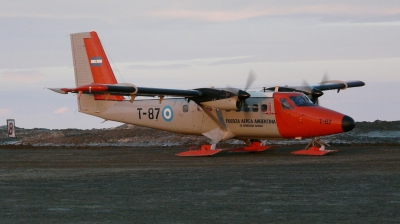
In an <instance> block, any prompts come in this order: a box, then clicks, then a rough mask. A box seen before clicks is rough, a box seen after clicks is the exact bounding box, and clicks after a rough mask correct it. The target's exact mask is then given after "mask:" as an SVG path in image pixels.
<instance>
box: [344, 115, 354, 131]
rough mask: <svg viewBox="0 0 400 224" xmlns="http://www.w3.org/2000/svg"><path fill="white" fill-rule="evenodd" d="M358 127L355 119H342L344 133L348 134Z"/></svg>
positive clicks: (346, 117) (347, 117)
mask: <svg viewBox="0 0 400 224" xmlns="http://www.w3.org/2000/svg"><path fill="white" fill-rule="evenodd" d="M355 126H356V123H355V122H354V120H353V118H351V117H349V116H347V115H344V117H343V118H342V129H343V131H344V132H348V131H351V130H353V128H354V127H355Z"/></svg>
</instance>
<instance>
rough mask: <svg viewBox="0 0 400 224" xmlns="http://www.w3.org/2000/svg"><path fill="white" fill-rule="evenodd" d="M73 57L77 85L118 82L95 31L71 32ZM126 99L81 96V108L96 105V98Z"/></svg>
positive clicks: (104, 97)
mask: <svg viewBox="0 0 400 224" xmlns="http://www.w3.org/2000/svg"><path fill="white" fill-rule="evenodd" d="M71 47H72V58H73V62H74V69H75V84H76V87H79V86H83V85H88V84H92V83H98V84H117V79H116V78H115V76H114V73H113V71H112V69H111V66H110V63H109V62H108V59H107V56H106V54H105V52H104V49H103V47H102V45H101V42H100V39H99V37H98V36H97V33H96V32H95V31H92V32H85V33H74V34H71ZM106 99H107V100H114V101H121V100H124V97H123V96H116V95H113V96H108V97H107V96H105V95H99V94H98V95H94V96H84V95H82V96H80V97H79V99H78V103H79V110H80V111H81V109H83V108H82V107H90V108H92V107H93V106H95V103H94V102H91V101H94V100H106Z"/></svg>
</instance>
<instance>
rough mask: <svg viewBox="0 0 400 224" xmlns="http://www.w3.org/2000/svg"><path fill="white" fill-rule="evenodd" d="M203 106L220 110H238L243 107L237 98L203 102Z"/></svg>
mask: <svg viewBox="0 0 400 224" xmlns="http://www.w3.org/2000/svg"><path fill="white" fill-rule="evenodd" d="M201 105H204V106H207V107H211V108H215V109H220V110H238V109H240V108H241V107H242V102H241V101H240V100H238V98H237V97H236V96H235V97H231V98H227V99H222V100H213V101H206V102H201Z"/></svg>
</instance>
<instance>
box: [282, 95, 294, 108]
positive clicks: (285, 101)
mask: <svg viewBox="0 0 400 224" xmlns="http://www.w3.org/2000/svg"><path fill="white" fill-rule="evenodd" d="M281 106H282V109H284V110H293V106H292V105H290V103H289V102H288V101H287V100H286V99H285V98H281Z"/></svg>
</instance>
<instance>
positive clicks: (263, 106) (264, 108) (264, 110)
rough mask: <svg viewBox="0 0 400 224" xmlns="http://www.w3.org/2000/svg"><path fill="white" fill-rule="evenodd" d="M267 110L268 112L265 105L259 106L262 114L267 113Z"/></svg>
mask: <svg viewBox="0 0 400 224" xmlns="http://www.w3.org/2000/svg"><path fill="white" fill-rule="evenodd" d="M267 110H268V106H267V104H261V111H262V112H267Z"/></svg>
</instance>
